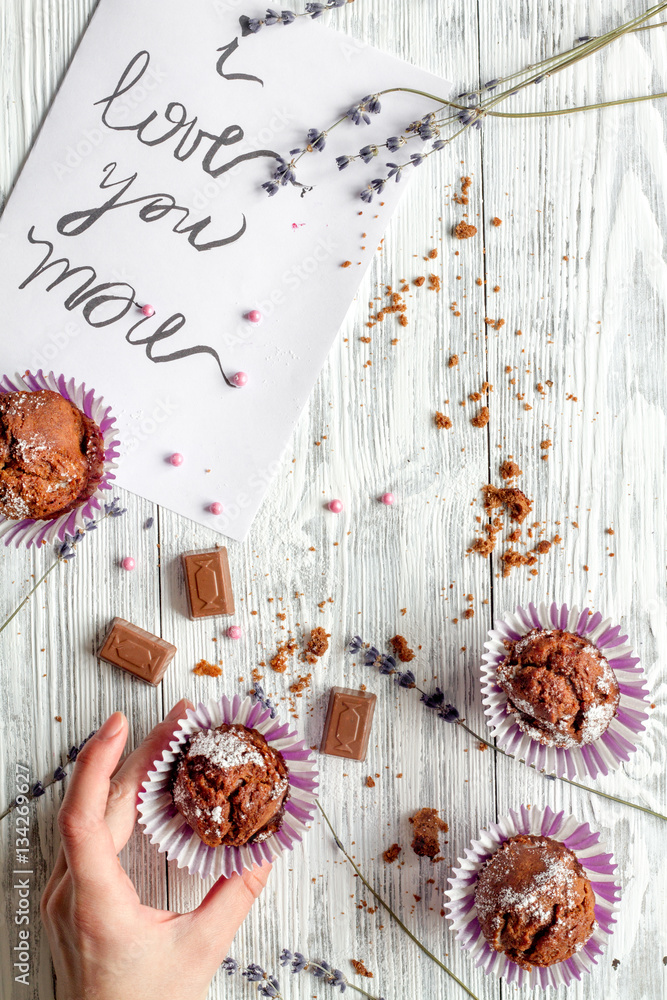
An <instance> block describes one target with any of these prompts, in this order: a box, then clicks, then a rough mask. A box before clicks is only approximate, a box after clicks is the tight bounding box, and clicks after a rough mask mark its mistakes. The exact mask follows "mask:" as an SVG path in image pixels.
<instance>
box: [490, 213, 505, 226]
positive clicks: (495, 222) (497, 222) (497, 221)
mask: <svg viewBox="0 0 667 1000" xmlns="http://www.w3.org/2000/svg"><path fill="white" fill-rule="evenodd" d="M502 224H503V220H502V219H499V218H498V216H497V215H494V217H493V218H492V219H491V225H492V226H495V227H496V229H497V228H498V226H502Z"/></svg>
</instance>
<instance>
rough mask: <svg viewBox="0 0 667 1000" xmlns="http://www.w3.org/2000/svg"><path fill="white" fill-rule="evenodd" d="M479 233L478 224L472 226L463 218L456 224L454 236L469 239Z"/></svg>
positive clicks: (459, 238)
mask: <svg viewBox="0 0 667 1000" xmlns="http://www.w3.org/2000/svg"><path fill="white" fill-rule="evenodd" d="M476 235H477V226H471V225H470V223H469V222H466V221H465V220H464V219H462V220H461V222H459V223H458V224H457V225H456V226H454V236H456V238H457V240H469V239H470V238H471V237H472V236H476Z"/></svg>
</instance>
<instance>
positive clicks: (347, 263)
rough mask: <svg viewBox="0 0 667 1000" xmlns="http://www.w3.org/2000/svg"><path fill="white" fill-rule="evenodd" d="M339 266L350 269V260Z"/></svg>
mask: <svg viewBox="0 0 667 1000" xmlns="http://www.w3.org/2000/svg"><path fill="white" fill-rule="evenodd" d="M340 266H341V267H352V261H351V260H344V261H343V263H342V264H341V265H340Z"/></svg>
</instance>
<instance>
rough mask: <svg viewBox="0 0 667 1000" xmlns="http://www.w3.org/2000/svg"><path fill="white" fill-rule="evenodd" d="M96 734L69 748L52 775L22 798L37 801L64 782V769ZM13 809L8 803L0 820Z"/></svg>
mask: <svg viewBox="0 0 667 1000" xmlns="http://www.w3.org/2000/svg"><path fill="white" fill-rule="evenodd" d="M96 732H97V730H93V732H92V733H90V734H89V735H88V736H86V738H85V740H84V741H83V743H79V744H78V746H73V747H70V749H69V752H68V754H67V756H66V758H65V760H64V761H63V762H62V764H59V765H58V767H57V768H56V769H55V771H54V772H53V774H52V775H51V776H50V777H49V778H46V779H45V780H44V781H36V782H35V783H34V784H33V785H32V787H31V789H30V791H29V792H28V793H27V794H26V795H25V796H24V798H26V799H38V798H40V797H41V796H42V795H44V793H45V792H46V789H47V788H50V786H51V785H55V784H57V783H58V782H59V781H64V780H65V778H66V777H67V770H66V769H67V768H68V767H69V765H70V764H73V763H74V761H75V760H76V758H77V757H78V756H79V753H80V751H81V750H82V749H83V748H84V747H85V745H86V743H87V742H88V740H90V739H92V737H93V736H94V735H95V733H96ZM15 808H16V801H14V802H12V803H10V805H8V806H7V808H6V809H5V811H4V812H3V813H0V820H3V819H4V818H5V817H6V816H9V814H10V813H11V812H12V810H13V809H15Z"/></svg>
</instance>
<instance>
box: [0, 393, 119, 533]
mask: <svg viewBox="0 0 667 1000" xmlns="http://www.w3.org/2000/svg"><path fill="white" fill-rule="evenodd" d="M103 461H104V447H103V442H102V435H101V433H100V430H99V428H98V427H97V425H96V424H95V423H94V422H93V421H92V420H90V419H89V418H88V417H86V416H85V414H83V413H81V411H80V410H78V409H77V408H76V406H74V404H73V403H70V402H69V401H68V400H67V399H64V398H63V397H62V396H61V395H60V394H59V393H57V392H50V391H49V390H48V389H44V390H41V391H40V392H9V393H6V394H4V395H0V514H4V516H5V517H8V518H11V519H13V520H18V519H20V518H24V517H30V518H34V519H35V520H50V519H52V518H54V517H58V516H59V515H60V514H63V513H65V512H66V511H68V510H73V509H74V508H75V507H78V506H79V505H80V504H82V503H83V502H84V501H85V500H87V499H88V497H90V496H92V494H93V493H94V492H95V490H96V488H97V484H98V483H99V480H100V477H101V474H102V466H103Z"/></svg>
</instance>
